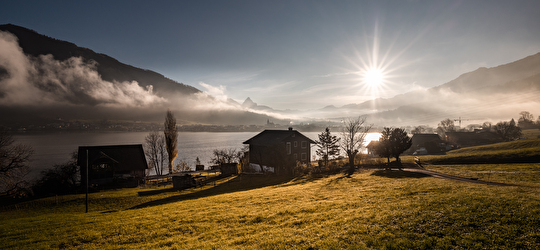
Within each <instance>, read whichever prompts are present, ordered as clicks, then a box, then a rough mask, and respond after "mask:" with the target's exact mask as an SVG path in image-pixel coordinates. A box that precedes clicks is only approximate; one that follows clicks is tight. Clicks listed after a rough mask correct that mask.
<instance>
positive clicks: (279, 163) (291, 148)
mask: <svg viewBox="0 0 540 250" xmlns="http://www.w3.org/2000/svg"><path fill="white" fill-rule="evenodd" d="M314 143H315V141H313V140H311V139H310V138H308V137H306V136H305V135H303V134H301V133H300V132H298V131H296V130H293V129H292V128H289V129H288V130H264V131H263V132H261V133H259V134H257V135H256V136H254V137H252V138H251V139H249V140H247V141H245V142H244V144H248V145H249V163H250V164H256V165H258V166H260V167H269V168H274V171H275V172H276V173H288V172H292V168H293V167H294V166H295V165H296V163H297V162H301V163H309V162H310V159H311V144H314Z"/></svg>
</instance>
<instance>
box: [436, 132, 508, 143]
mask: <svg viewBox="0 0 540 250" xmlns="http://www.w3.org/2000/svg"><path fill="white" fill-rule="evenodd" d="M445 136H446V140H447V141H448V142H449V143H451V144H452V145H454V146H456V147H470V146H478V145H486V144H493V143H498V142H502V141H503V140H502V138H501V137H500V136H499V135H497V134H496V133H493V132H491V131H484V130H478V131H474V132H446V133H445Z"/></svg>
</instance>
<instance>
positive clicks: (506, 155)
mask: <svg viewBox="0 0 540 250" xmlns="http://www.w3.org/2000/svg"><path fill="white" fill-rule="evenodd" d="M412 158H413V157H412V156H406V157H403V159H404V160H409V161H412ZM419 159H420V161H421V162H425V163H430V164H437V165H441V164H498V163H535V162H540V139H527V140H518V141H511V142H503V143H496V144H490V145H485V146H477V147H467V148H462V149H457V150H452V151H449V152H447V153H446V154H445V155H424V156H419Z"/></svg>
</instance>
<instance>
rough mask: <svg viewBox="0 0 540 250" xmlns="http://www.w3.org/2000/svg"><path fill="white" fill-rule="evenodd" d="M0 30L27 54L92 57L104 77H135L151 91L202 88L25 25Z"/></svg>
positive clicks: (130, 78) (87, 58)
mask: <svg viewBox="0 0 540 250" xmlns="http://www.w3.org/2000/svg"><path fill="white" fill-rule="evenodd" d="M0 31H7V32H10V33H12V34H14V35H15V36H17V38H18V42H19V46H20V47H21V48H22V49H23V51H24V53H25V54H27V55H31V56H34V57H37V56H39V55H47V54H51V55H53V57H54V59H56V60H59V61H64V60H67V59H69V58H71V57H82V58H84V59H85V61H90V60H93V61H95V62H97V71H98V73H99V74H100V75H101V77H102V79H103V80H106V81H111V82H112V81H118V82H124V81H137V82H138V83H139V85H140V86H141V87H145V86H147V85H153V86H154V91H155V92H156V93H157V94H160V95H167V94H170V93H171V92H173V93H181V94H194V93H199V92H201V91H200V90H198V89H196V88H194V87H192V86H188V85H185V84H182V83H178V82H175V81H173V80H171V79H168V78H165V77H164V76H163V75H161V74H158V73H156V72H154V71H151V70H144V69H140V68H136V67H133V66H131V65H127V64H124V63H121V62H119V61H118V60H116V59H114V58H112V57H110V56H107V55H105V54H100V53H96V52H94V51H92V50H90V49H87V48H82V47H78V46H77V45H75V44H73V43H70V42H66V41H61V40H57V39H54V38H50V37H47V36H44V35H41V34H38V33H37V32H35V31H33V30H30V29H27V28H24V27H20V26H16V25H12V24H5V25H0Z"/></svg>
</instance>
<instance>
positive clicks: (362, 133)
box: [339, 117, 373, 175]
mask: <svg viewBox="0 0 540 250" xmlns="http://www.w3.org/2000/svg"><path fill="white" fill-rule="evenodd" d="M365 123H366V118H365V117H358V118H356V119H352V118H350V119H346V120H345V121H344V127H343V131H342V133H341V141H340V144H339V145H340V147H341V149H343V151H345V153H346V154H347V156H348V157H349V172H348V174H349V175H352V174H353V173H354V169H355V168H354V158H355V157H356V154H358V152H360V149H361V148H362V144H363V143H364V139H365V138H366V135H367V133H368V132H369V130H370V129H371V127H372V126H373V125H366V124H365Z"/></svg>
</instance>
